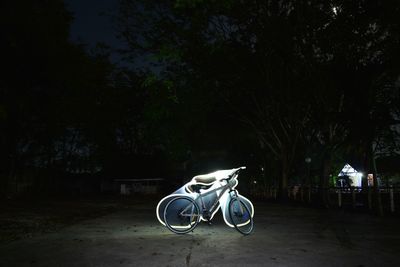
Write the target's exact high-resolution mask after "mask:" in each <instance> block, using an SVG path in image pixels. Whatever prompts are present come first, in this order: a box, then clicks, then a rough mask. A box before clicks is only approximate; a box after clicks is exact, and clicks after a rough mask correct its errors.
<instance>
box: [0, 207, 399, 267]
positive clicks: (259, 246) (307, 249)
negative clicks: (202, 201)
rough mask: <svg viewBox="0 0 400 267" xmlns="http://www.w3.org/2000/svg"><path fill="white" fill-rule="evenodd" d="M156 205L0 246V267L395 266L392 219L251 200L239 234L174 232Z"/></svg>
mask: <svg viewBox="0 0 400 267" xmlns="http://www.w3.org/2000/svg"><path fill="white" fill-rule="evenodd" d="M156 204H157V202H154V201H150V202H147V203H136V204H133V203H131V204H129V205H121V206H119V208H118V209H116V210H113V211H110V213H108V214H106V215H101V216H100V217H96V218H92V219H87V220H83V221H77V222H75V223H74V224H72V225H70V226H67V227H63V228H61V229H59V230H57V231H55V232H51V233H40V234H36V235H33V236H31V237H27V238H23V239H19V240H15V241H11V242H7V243H2V244H0V266H380V267H382V266H400V257H399V254H398V253H399V251H400V227H399V224H398V223H399V220H398V219H396V218H378V217H374V216H371V215H368V214H352V213H350V212H346V211H326V210H318V209H314V208H306V207H296V206H290V205H279V204H271V203H255V205H254V206H255V229H254V232H253V234H251V235H249V236H242V235H241V234H239V233H238V232H236V230H234V229H232V228H229V227H228V226H226V225H225V224H224V222H223V219H222V215H221V214H216V216H215V219H214V221H213V224H212V225H211V226H209V225H207V224H200V225H199V226H198V227H197V228H196V229H195V230H194V232H193V233H190V234H186V235H176V234H173V233H172V232H170V231H169V230H168V229H167V228H165V227H164V226H162V225H160V224H159V222H158V221H157V219H156V216H155V207H156Z"/></svg>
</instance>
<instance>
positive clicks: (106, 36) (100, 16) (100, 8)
mask: <svg viewBox="0 0 400 267" xmlns="http://www.w3.org/2000/svg"><path fill="white" fill-rule="evenodd" d="M65 3H66V7H67V9H68V10H69V11H71V12H72V13H73V17H74V19H73V21H72V25H71V32H70V38H71V40H72V41H73V42H76V43H83V44H87V45H88V49H91V48H93V47H95V46H96V44H97V43H99V42H100V43H104V44H106V45H108V46H110V47H111V48H112V49H117V48H120V47H122V46H123V43H122V42H121V41H120V40H118V39H117V38H116V34H115V29H114V25H113V22H112V16H113V15H115V14H116V12H117V9H118V1H117V0H85V1H79V0H65ZM111 60H112V61H113V62H114V63H116V62H118V61H119V57H118V54H117V53H115V52H114V53H112V56H111Z"/></svg>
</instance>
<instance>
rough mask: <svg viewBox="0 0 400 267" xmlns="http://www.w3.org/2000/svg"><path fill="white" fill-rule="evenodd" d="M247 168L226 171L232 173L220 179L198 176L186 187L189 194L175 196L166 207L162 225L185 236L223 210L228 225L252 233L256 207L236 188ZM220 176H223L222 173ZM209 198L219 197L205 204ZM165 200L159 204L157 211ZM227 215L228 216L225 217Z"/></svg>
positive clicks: (211, 176)
mask: <svg viewBox="0 0 400 267" xmlns="http://www.w3.org/2000/svg"><path fill="white" fill-rule="evenodd" d="M245 168H246V167H240V168H236V169H232V170H225V171H223V172H225V174H227V173H229V172H230V174H229V175H227V177H225V178H219V179H217V177H216V176H217V175H215V174H216V173H217V172H215V173H212V174H208V175H198V176H195V177H194V178H193V179H192V181H191V182H190V183H188V184H186V185H185V186H184V188H185V190H186V192H187V194H176V195H172V199H170V200H169V201H168V203H167V204H166V205H165V208H164V211H163V221H162V220H160V218H159V220H160V222H161V223H163V224H164V225H165V226H166V227H167V228H168V229H169V230H171V231H172V232H174V233H176V234H186V233H188V232H191V231H193V230H194V228H196V226H197V225H198V224H199V222H200V221H201V220H203V221H207V222H210V221H211V219H212V217H213V216H214V215H215V213H216V212H217V211H218V210H219V208H221V209H222V211H223V216H224V220H225V222H226V224H227V225H228V226H230V227H234V228H235V229H236V230H237V231H239V232H240V233H242V234H243V235H248V234H250V233H251V232H252V231H253V228H254V221H253V216H254V207H253V205H252V204H251V202H250V201H249V200H248V199H246V198H245V197H243V196H241V195H240V194H239V192H238V191H237V190H236V189H235V187H236V186H237V185H238V180H237V178H238V176H239V172H240V171H241V170H243V169H245ZM219 174H224V173H221V171H220V173H219ZM178 191H179V190H178ZM202 191H203V192H202ZM209 196H216V197H214V198H215V199H214V200H212V201H209V202H211V203H206V201H205V200H206V199H207V197H209ZM167 198H168V197H167ZM169 198H171V196H169ZM209 198H210V197H209ZM211 198H212V197H211ZM164 199H166V198H164ZM164 199H163V200H164ZM163 200H161V201H160V203H159V205H158V206H157V209H159V207H160V204H161V203H162V202H163ZM206 204H207V205H206ZM209 206H211V207H209ZM227 214H228V215H229V217H227V216H226V215H227ZM157 216H158V214H157ZM158 217H159V216H158Z"/></svg>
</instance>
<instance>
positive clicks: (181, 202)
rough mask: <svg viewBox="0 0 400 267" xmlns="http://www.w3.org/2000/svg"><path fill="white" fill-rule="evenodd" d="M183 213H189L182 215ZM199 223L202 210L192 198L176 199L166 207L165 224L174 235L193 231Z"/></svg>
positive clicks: (182, 197) (181, 197)
mask: <svg viewBox="0 0 400 267" xmlns="http://www.w3.org/2000/svg"><path fill="white" fill-rule="evenodd" d="M189 210H190V211H189ZM183 212H189V213H185V214H182V213H183ZM199 222H200V208H199V206H198V205H197V203H196V202H195V201H194V200H193V199H192V198H190V197H185V196H179V197H176V198H174V199H172V200H170V201H169V202H168V204H167V205H166V206H165V209H164V223H165V225H166V226H167V228H168V229H169V230H170V231H172V232H173V233H176V234H186V233H188V232H190V231H193V229H194V228H196V226H197V224H198V223H199Z"/></svg>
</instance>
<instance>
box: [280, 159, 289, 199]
mask: <svg viewBox="0 0 400 267" xmlns="http://www.w3.org/2000/svg"><path fill="white" fill-rule="evenodd" d="M281 162H282V173H281V182H280V186H281V199H282V200H283V201H286V200H287V199H288V176H289V164H288V160H287V157H286V155H284V154H283V155H282V159H281Z"/></svg>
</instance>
